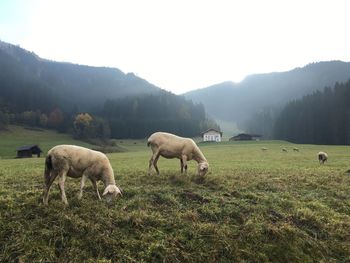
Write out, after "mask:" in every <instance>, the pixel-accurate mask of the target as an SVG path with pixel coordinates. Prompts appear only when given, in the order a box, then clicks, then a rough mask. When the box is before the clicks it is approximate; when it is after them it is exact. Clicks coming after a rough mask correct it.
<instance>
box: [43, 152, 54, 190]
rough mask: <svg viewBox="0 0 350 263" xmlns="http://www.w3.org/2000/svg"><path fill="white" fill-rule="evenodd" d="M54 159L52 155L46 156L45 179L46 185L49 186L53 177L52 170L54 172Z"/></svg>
mask: <svg viewBox="0 0 350 263" xmlns="http://www.w3.org/2000/svg"><path fill="white" fill-rule="evenodd" d="M52 168H53V166H52V157H51V155H48V156H46V159H45V174H44V179H45V183H46V185H47V184H48V182H49V180H50V177H51V170H52Z"/></svg>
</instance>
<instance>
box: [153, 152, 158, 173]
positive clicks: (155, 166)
mask: <svg viewBox="0 0 350 263" xmlns="http://www.w3.org/2000/svg"><path fill="white" fill-rule="evenodd" d="M158 159H159V153H158V154H157V155H156V157H155V158H154V159H153V166H154V168H155V169H156V171H157V174H158V175H159V169H158V166H157V162H158Z"/></svg>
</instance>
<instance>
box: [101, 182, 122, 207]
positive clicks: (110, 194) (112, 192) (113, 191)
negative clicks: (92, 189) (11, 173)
mask: <svg viewBox="0 0 350 263" xmlns="http://www.w3.org/2000/svg"><path fill="white" fill-rule="evenodd" d="M118 195H120V196H122V191H121V190H120V189H119V188H118V187H117V186H116V185H113V184H110V185H108V186H107V187H106V189H105V190H104V191H103V194H102V196H105V197H106V200H107V202H108V203H109V202H111V201H112V200H113V199H115V198H116V197H117V196H118Z"/></svg>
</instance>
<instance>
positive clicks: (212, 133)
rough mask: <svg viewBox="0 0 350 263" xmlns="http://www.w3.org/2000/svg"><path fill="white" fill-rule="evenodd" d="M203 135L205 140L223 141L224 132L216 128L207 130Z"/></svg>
mask: <svg viewBox="0 0 350 263" xmlns="http://www.w3.org/2000/svg"><path fill="white" fill-rule="evenodd" d="M201 135H202V138H203V142H221V139H222V132H221V131H218V130H215V129H209V130H206V131H204V132H202V133H201Z"/></svg>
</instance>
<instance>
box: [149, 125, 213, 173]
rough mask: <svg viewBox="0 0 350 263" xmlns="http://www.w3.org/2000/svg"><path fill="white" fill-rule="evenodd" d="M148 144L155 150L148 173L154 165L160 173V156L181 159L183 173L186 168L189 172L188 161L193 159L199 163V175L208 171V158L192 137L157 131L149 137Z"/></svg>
mask: <svg viewBox="0 0 350 263" xmlns="http://www.w3.org/2000/svg"><path fill="white" fill-rule="evenodd" d="M147 146H151V149H152V152H153V154H152V156H151V159H150V160H149V170H148V174H151V169H152V165H153V166H154V168H155V169H156V171H157V174H159V170H158V167H157V162H158V159H159V156H163V157H164V158H167V159H171V158H178V159H180V165H181V173H183V170H184V168H185V173H187V161H190V160H192V159H193V160H195V161H196V162H197V163H198V170H197V172H198V175H199V176H204V175H205V174H206V173H207V172H208V169H209V164H208V161H207V159H206V158H205V157H204V155H203V153H202V152H201V150H200V149H199V148H198V146H197V145H196V143H195V142H194V141H193V140H192V139H190V138H183V137H179V136H176V135H174V134H170V133H166V132H156V133H153V134H152V135H151V136H150V137H149V138H148V143H147Z"/></svg>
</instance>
